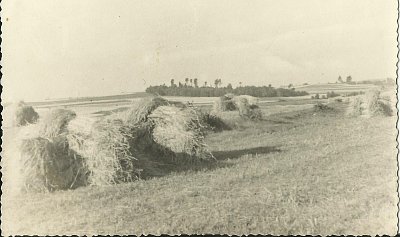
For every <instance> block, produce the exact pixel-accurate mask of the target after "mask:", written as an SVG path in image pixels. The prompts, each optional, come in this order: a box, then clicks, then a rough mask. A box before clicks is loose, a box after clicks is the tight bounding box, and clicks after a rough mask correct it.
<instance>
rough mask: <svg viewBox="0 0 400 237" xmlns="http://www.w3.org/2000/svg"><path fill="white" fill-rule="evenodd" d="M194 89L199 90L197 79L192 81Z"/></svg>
mask: <svg viewBox="0 0 400 237" xmlns="http://www.w3.org/2000/svg"><path fill="white" fill-rule="evenodd" d="M193 83H194V87H195V88H199V84H198V80H197V78H195V79H193Z"/></svg>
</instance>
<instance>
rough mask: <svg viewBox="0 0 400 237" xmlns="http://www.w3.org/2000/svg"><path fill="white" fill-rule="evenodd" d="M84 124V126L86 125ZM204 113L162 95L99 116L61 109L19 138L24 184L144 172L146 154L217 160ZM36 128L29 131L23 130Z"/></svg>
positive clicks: (48, 186)
mask: <svg viewBox="0 0 400 237" xmlns="http://www.w3.org/2000/svg"><path fill="white" fill-rule="evenodd" d="M82 124H83V125H82ZM204 128H205V126H204V124H203V121H202V115H201V113H199V112H198V111H197V110H196V109H194V108H190V107H187V106H185V105H183V104H181V103H172V102H169V101H167V100H165V99H163V98H160V97H155V98H150V99H148V98H146V99H143V100H141V101H139V102H138V103H137V104H134V105H133V106H132V107H131V108H130V109H128V110H127V111H124V112H121V113H117V114H113V115H110V116H106V117H104V118H100V119H98V120H95V119H82V118H76V114H75V113H74V112H72V111H68V110H62V109H57V110H54V111H52V112H50V113H49V114H48V115H47V116H46V117H44V118H43V119H41V120H40V121H39V123H38V124H36V125H31V126H28V127H27V128H26V129H24V130H23V131H22V133H21V136H19V139H18V148H19V152H20V155H19V156H18V159H19V161H20V162H19V163H20V172H19V173H20V174H21V176H22V177H23V179H22V180H23V182H22V184H23V188H24V189H26V190H33V191H45V190H48V191H53V190H60V189H70V188H76V187H79V186H84V185H110V184H116V183H121V182H130V181H133V180H136V179H137V178H138V177H140V173H141V172H142V171H143V169H145V168H147V167H145V166H142V164H149V162H147V159H149V157H151V158H152V159H156V160H157V159H158V160H159V161H163V159H166V160H171V161H173V160H175V161H176V159H174V158H182V159H187V160H206V161H210V160H211V161H212V160H214V159H215V158H214V157H213V155H212V154H211V152H210V151H209V150H208V148H207V145H206V144H205V142H204ZM28 129H30V130H32V131H31V132H28V133H30V135H29V136H22V134H24V131H28Z"/></svg>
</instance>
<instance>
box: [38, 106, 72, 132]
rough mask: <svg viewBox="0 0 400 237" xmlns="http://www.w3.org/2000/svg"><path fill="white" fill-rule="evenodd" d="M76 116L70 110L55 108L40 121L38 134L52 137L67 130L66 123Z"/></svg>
mask: <svg viewBox="0 0 400 237" xmlns="http://www.w3.org/2000/svg"><path fill="white" fill-rule="evenodd" d="M75 117H76V113H75V112H74V111H71V110H65V109H55V110H52V111H50V112H49V113H48V114H47V115H46V116H45V117H44V118H43V119H42V121H40V123H39V124H40V135H41V136H42V137H45V138H54V137H57V136H59V135H61V134H64V133H66V132H67V125H68V123H69V122H70V121H71V120H72V119H74V118H75Z"/></svg>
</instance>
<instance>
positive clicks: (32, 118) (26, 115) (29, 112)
mask: <svg viewBox="0 0 400 237" xmlns="http://www.w3.org/2000/svg"><path fill="white" fill-rule="evenodd" d="M14 106H15V108H13V110H14V111H15V112H14V113H15V114H14V119H13V124H12V125H13V126H25V125H27V124H31V123H36V122H37V120H38V119H39V114H38V113H37V112H36V111H35V110H34V109H33V107H32V106H29V105H27V104H25V103H24V102H22V101H21V102H18V103H17V104H16V105H14Z"/></svg>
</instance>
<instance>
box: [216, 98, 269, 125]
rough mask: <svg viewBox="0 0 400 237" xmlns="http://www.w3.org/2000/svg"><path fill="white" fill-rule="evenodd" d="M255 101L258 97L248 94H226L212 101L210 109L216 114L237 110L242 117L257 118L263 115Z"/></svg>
mask: <svg viewBox="0 0 400 237" xmlns="http://www.w3.org/2000/svg"><path fill="white" fill-rule="evenodd" d="M257 103H258V99H257V98H255V97H252V96H249V95H239V96H236V95H234V94H226V95H224V96H221V97H220V98H219V99H218V100H216V101H215V102H214V104H213V109H212V111H213V113H216V114H217V113H220V112H223V111H236V110H237V111H239V115H240V116H241V117H243V118H247V119H251V120H259V119H262V116H263V115H262V111H261V110H260V108H259V107H258V105H257Z"/></svg>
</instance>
